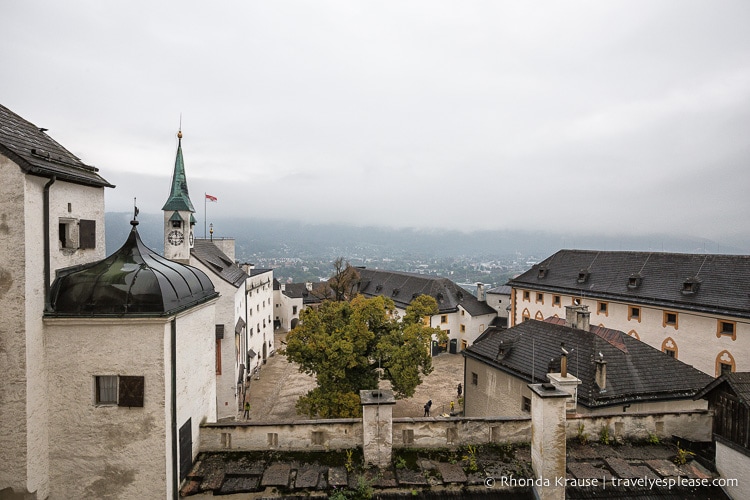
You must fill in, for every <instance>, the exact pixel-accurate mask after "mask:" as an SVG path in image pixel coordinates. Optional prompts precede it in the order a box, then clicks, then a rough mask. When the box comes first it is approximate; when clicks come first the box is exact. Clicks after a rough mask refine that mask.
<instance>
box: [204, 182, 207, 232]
mask: <svg viewBox="0 0 750 500" xmlns="http://www.w3.org/2000/svg"><path fill="white" fill-rule="evenodd" d="M206 194H207V193H206V192H205V191H204V192H203V239H204V240H205V239H206V207H207V204H206V199H207V196H206Z"/></svg>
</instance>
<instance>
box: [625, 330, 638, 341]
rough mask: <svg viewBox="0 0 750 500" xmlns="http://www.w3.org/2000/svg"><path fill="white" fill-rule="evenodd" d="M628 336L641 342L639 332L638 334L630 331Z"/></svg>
mask: <svg viewBox="0 0 750 500" xmlns="http://www.w3.org/2000/svg"><path fill="white" fill-rule="evenodd" d="M628 335H630V336H631V337H634V338H636V339H638V340H641V337H640V335H638V332H636V331H635V330H630V331H629V332H628Z"/></svg>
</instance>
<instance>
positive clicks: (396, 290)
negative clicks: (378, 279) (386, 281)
mask: <svg viewBox="0 0 750 500" xmlns="http://www.w3.org/2000/svg"><path fill="white" fill-rule="evenodd" d="M398 292H399V290H398V288H394V289H393V291H392V292H391V296H393V297H395V296H396V295H398Z"/></svg>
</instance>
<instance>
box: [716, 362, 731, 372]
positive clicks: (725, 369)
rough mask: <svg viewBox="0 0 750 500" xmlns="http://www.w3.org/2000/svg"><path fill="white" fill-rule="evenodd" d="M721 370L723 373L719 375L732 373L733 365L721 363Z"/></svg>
mask: <svg viewBox="0 0 750 500" xmlns="http://www.w3.org/2000/svg"><path fill="white" fill-rule="evenodd" d="M719 369H720V370H721V373H720V374H719V375H724V374H725V373H732V365H730V364H728V363H719Z"/></svg>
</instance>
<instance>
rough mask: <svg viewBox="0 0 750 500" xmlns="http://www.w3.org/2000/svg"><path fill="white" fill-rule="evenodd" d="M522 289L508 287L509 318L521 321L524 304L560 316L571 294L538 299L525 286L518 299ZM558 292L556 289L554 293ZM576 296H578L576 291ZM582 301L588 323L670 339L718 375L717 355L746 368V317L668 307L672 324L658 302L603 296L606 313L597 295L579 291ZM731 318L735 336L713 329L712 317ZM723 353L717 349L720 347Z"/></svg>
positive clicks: (749, 346)
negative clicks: (633, 311) (634, 311)
mask: <svg viewBox="0 0 750 500" xmlns="http://www.w3.org/2000/svg"><path fill="white" fill-rule="evenodd" d="M523 290H524V289H520V288H514V289H513V297H514V305H515V307H514V308H513V313H514V316H513V318H514V324H518V323H520V322H521V321H522V315H523V311H524V310H525V309H528V311H529V315H530V317H531V319H535V318H536V317H537V315H538V314H539V315H540V316H541V317H543V318H548V317H550V316H558V317H560V318H564V317H565V306H569V305H571V304H572V302H573V298H574V297H573V296H571V295H560V305H559V306H555V305H553V303H552V298H553V294H551V293H547V292H539V293H543V294H544V297H543V303H542V302H538V301H537V300H536V294H537V291H535V290H533V289H530V288H527V289H525V290H529V291H530V292H531V293H530V297H529V300H524V299H523ZM558 295H559V294H558ZM576 298H579V299H580V297H576ZM582 304H583V305H587V306H588V308H589V311H590V313H591V324H592V325H602V326H605V327H607V328H612V329H615V330H620V331H622V332H625V333H628V334H630V335H632V336H635V337H637V338H639V339H640V340H641V341H642V342H645V343H647V344H649V345H650V346H652V347H654V348H656V349H659V350H662V344H663V343H664V342H665V341H667V340H668V339H671V340H672V341H673V343H674V345H676V347H677V358H678V359H679V360H680V361H683V362H685V363H687V364H689V365H692V366H694V367H695V368H697V369H699V370H701V371H702V372H704V373H707V374H708V375H711V376H713V377H715V376H718V375H719V373H717V369H716V367H717V363H716V360H717V358H719V357H720V356H722V355H723V359H724V361H727V362H729V361H731V360H733V361H734V362H735V371H749V370H750V322H749V321H748V320H744V319H739V318H735V317H730V316H720V315H716V314H710V313H697V312H693V311H687V310H681V309H679V308H675V309H669V311H670V312H676V313H677V315H678V317H677V327H676V328H675V327H674V326H672V325H664V311H665V309H662V308H654V307H646V306H643V305H639V304H636V303H627V302H613V301H608V302H607V313H606V314H604V313H601V312H600V311H599V308H598V300H596V299H589V298H586V297H583V299H582ZM631 306H638V307H640V318H638V319H636V318H630V319H628V317H629V309H630V307H631ZM719 320H724V321H736V326H735V332H736V334H735V336H734V338H733V337H732V336H730V335H718V336H717V327H718V321H719ZM725 351H726V352H727V353H728V354H723V353H724V352H725Z"/></svg>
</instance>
